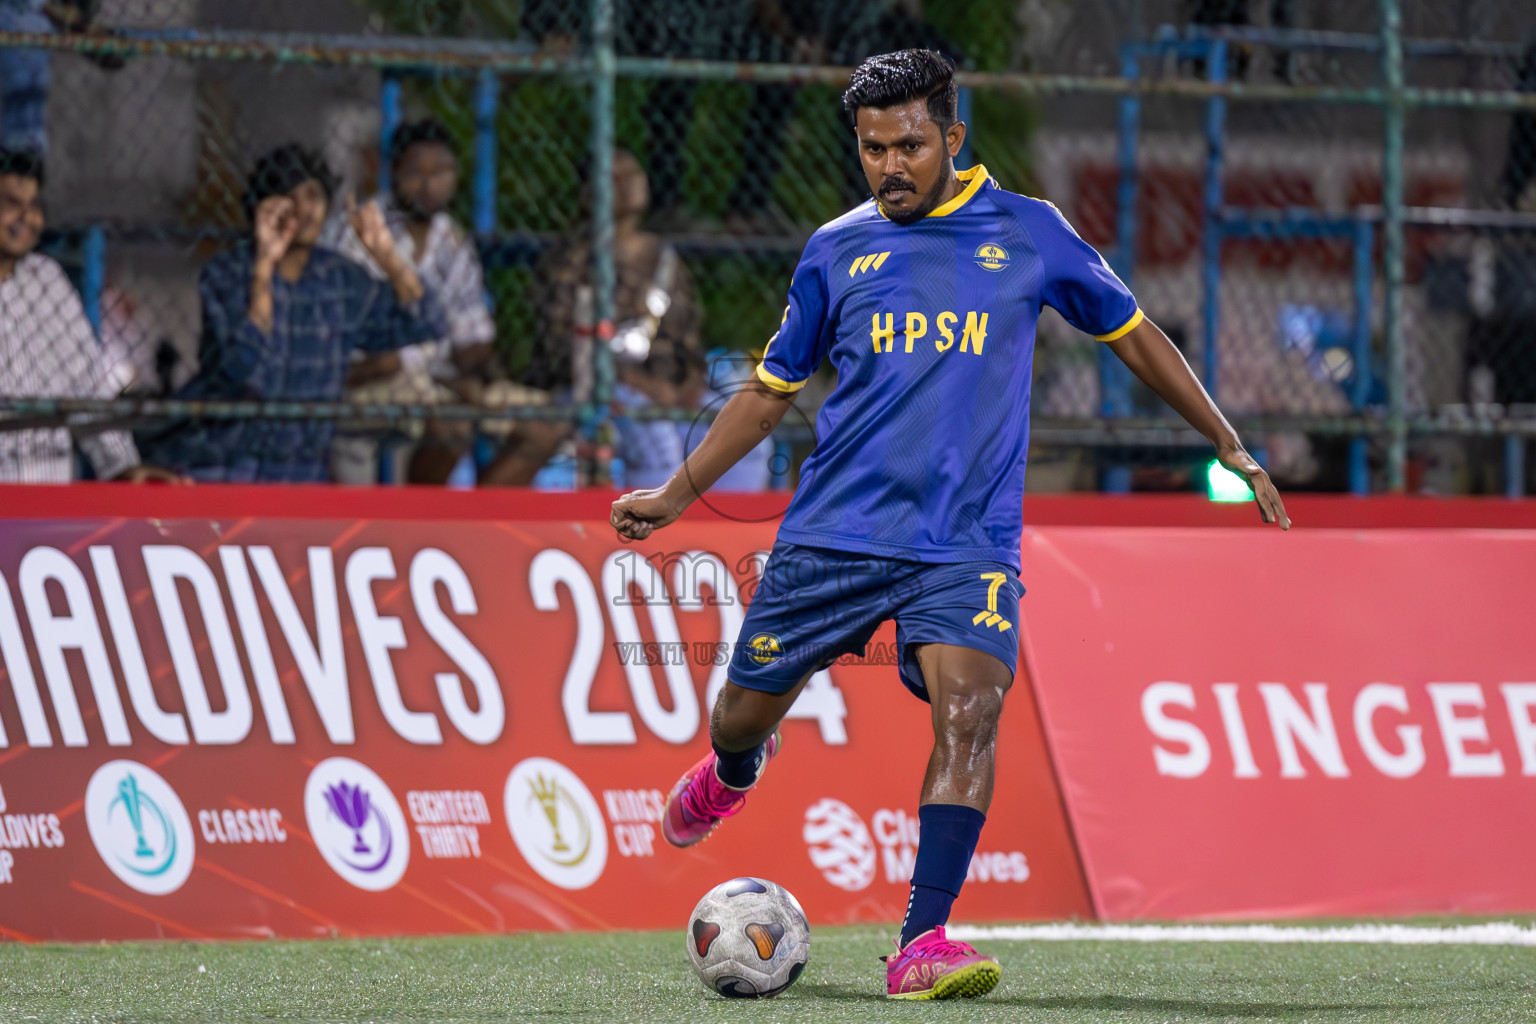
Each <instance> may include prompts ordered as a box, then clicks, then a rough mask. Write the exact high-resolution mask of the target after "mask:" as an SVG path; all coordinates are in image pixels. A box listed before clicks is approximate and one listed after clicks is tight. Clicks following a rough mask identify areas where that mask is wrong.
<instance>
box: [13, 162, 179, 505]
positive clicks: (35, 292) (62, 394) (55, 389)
mask: <svg viewBox="0 0 1536 1024" xmlns="http://www.w3.org/2000/svg"><path fill="white" fill-rule="evenodd" d="M42 186H43V161H42V158H41V157H39V156H37V155H36V154H34V153H28V152H14V151H11V150H0V396H4V397H6V398H113V397H115V396H116V393H117V392H116V389H115V388H114V387H113V386H112V385H111V384H110V383H109V382H108V379H107V374H106V373H105V372H104V371H105V367H104V365H103V359H102V354H101V347H100V346H99V345H98V344H97V343H96V335H95V333H94V332H93V331H92V330H91V324H90V321H88V320H86V318H85V308H84V307H83V306H82V305H81V304H80V296H79V295H78V294H76V292H75V288H74V286H73V285H72V284H70V283H69V279H68V278H67V277H65V276H64V270H63V268H62V267H60V266H59V265H58V264H57V263H55V262H54V261H53V260H51V259H49V258H48V257H47V256H43V255H41V254H39V253H36V252H33V250H34V249H35V248H36V247H37V240H38V236H40V235H41V234H42V232H43V202H42V196H41V194H40V193H41V190H42ZM76 439H77V440H78V441H79V442H80V447H81V449H82V450H83V451H84V452H85V455H86V458H88V459H89V460H90V463H91V468H92V469H93V470H95V473H96V476H97V478H99V479H102V480H111V479H117V480H133V481H142V480H156V479H160V480H174V479H175V477H174V476H173V475H172V474H170V473H167V472H165V471H164V470H160V469H155V468H153V467H150V466H141V465H139V464H138V462H139V453H138V451H137V449H135V448H134V445H133V440H132V438H130V437H129V436H128V435H127V434H126V433H124V432H123V431H120V430H104V431H99V432H92V433H87V432H86V431H85V430H84V429H77V433H76ZM74 462H75V459H74V451H73V449H72V447H71V445H70V431H69V430H68V429H67V428H64V427H55V428H49V429H41V430H6V431H0V481H4V482H6V483H68V482H69V480H70V478H71V477H72V476H73V475H74Z"/></svg>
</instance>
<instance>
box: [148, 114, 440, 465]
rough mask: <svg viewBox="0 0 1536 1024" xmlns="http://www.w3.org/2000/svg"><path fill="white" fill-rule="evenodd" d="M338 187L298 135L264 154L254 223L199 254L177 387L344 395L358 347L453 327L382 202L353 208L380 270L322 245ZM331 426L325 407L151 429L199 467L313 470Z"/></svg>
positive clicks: (167, 455) (187, 395)
mask: <svg viewBox="0 0 1536 1024" xmlns="http://www.w3.org/2000/svg"><path fill="white" fill-rule="evenodd" d="M334 189H335V178H334V176H333V175H332V173H331V170H330V168H329V167H327V166H326V164H325V161H324V160H323V159H322V158H321V157H320V156H319V155H318V154H317V153H314V152H313V151H311V150H308V149H305V148H304V147H302V146H299V145H297V144H289V145H285V146H281V147H279V148H277V149H275V150H273V151H271V152H270V153H267V154H266V155H265V156H263V157H261V158H260V159H259V160H258V161H257V162H256V166H255V169H254V170H253V171H252V172H251V176H250V178H249V181H248V185H247V190H246V193H245V197H244V201H245V209H246V213H247V216H249V217H250V219H251V223H252V226H253V231H252V237H251V238H249V239H247V240H246V241H243V242H241V243H240V244H239V245H237V246H236V247H235V248H234V249H232V250H230V251H229V252H226V253H223V254H222V255H220V256H216V257H214V258H213V259H212V260H210V261H209V262H208V265H207V266H205V267H204V268H203V272H202V275H201V277H200V278H199V280H198V292H199V295H200V297H201V299H202V306H203V333H202V340H201V344H200V349H199V362H200V366H199V368H198V372H197V375H196V376H195V377H193V378H192V380H191V381H190V382H189V383H188V384H187V385H186V386H185V387H183V388H182V389H181V390H180V391H179V392H178V393H177V397H179V398H183V399H194V400H196V399H259V400H280V401H301V402H302V401H319V402H334V401H339V400H340V399H341V398H342V395H343V392H344V389H345V386H346V379H347V369H348V365H349V362H350V358H351V354H352V351H353V350H354V349H363V350H365V351H369V352H382V351H387V350H393V349H398V348H403V347H405V346H408V345H419V344H421V343H423V342H429V341H433V340H435V339H438V338H442V337H445V336H447V335H448V334H449V331H448V328H447V326H446V324H445V321H444V318H443V316H442V313H441V310H440V307H439V306H438V304H437V302H436V300H435V298H434V296H433V295H432V293H431V291H430V289H428V288H426V287H425V286H423V284H422V282H421V278H420V277H419V276H418V275H417V273H416V270H415V268H414V267H413V266H411V264H410V263H409V261H407V260H406V259H405V258H404V257H403V256H401V254H400V252H399V251H398V250H397V249H396V248H395V243H394V237H393V236H392V235H391V234H390V230H389V226H388V224H387V223H386V222H385V219H384V214H383V212H382V211H380V209H379V207H378V205H377V204H376V203H372V202H370V203H368V204H366V205H365V206H363V207H361V208H358V209H353V210H350V211H349V219H350V220H351V223H352V228H353V230H354V231H356V232H357V236H358V239H359V240H360V242H361V243H362V245H363V247H364V248H365V249H366V250H367V252H368V254H369V255H370V256H371V257H372V259H373V260H374V261H375V262H376V263H377V264H378V266H379V267H380V268H381V269H382V270H383V272H384V275H385V280H383V281H380V280H378V279H376V278H374V277H373V276H372V275H371V274H369V273H368V271H366V270H364V269H363V268H362V267H360V266H358V265H357V264H356V263H354V262H352V261H351V260H349V259H347V258H346V257H345V256H341V255H339V254H337V253H334V252H331V251H330V250H328V249H323V248H319V247H318V246H317V244H316V243H317V242H318V241H319V239H320V232H321V230H322V228H323V227H324V225H325V220H326V214H327V212H328V211H329V208H330V203H331V197H332V193H333V191H334ZM333 428H334V424H333V423H332V421H330V420H321V419H314V420H263V419H234V420H219V421H213V420H209V421H198V420H194V421H191V422H183V423H180V424H176V425H174V426H172V427H171V428H169V429H168V430H166V431H163V432H161V434H160V436H159V437H158V438H156V441H157V450H158V452H159V457H160V460H161V461H162V462H164V463H165V464H167V465H173V466H176V467H178V468H181V469H184V470H185V471H186V472H187V473H188V474H189V475H190V476H192V477H193V478H194V479H199V480H216V481H227V482H231V483H234V482H252V481H271V482H319V481H323V480H325V479H326V478H327V464H328V455H329V448H330V442H331V435H332V432H333Z"/></svg>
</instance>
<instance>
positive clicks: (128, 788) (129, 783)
mask: <svg viewBox="0 0 1536 1024" xmlns="http://www.w3.org/2000/svg"><path fill="white" fill-rule="evenodd" d="M117 798H118V799H119V800H121V801H122V802H123V807H124V808H126V809H127V811H128V823H129V824H130V825H132V826H133V834H134V835H135V836H136V837H137V839H138V842H136V843H135V844H134V847H133V855H134V856H135V857H153V856H154V855H155V852H154V851H153V850H151V849H150V848H149V844H148V843H147V842H145V841H144V808H143V806H142V805H141V804H140V802H139V801H141V800H142V799H143V796H142V795H141V794H140V793H139V783H138V780H136V779H135V778H134V777H133V773H132V772H129V773H128V774H127V775H124V776H123V780H122V781H121V782H119V783H118V784H117Z"/></svg>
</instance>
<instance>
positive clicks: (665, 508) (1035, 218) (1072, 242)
mask: <svg viewBox="0 0 1536 1024" xmlns="http://www.w3.org/2000/svg"><path fill="white" fill-rule="evenodd" d="M957 98H958V97H957V93H956V88H955V82H954V76H953V69H952V66H951V65H950V64H949V63H948V62H947V61H946V60H945V59H944V58H943V57H941V56H940V55H939V54H937V53H934V52H933V51H930V50H903V51H900V52H898V53H889V54H884V55H882V56H878V57H871V58H870V59H869V60H866V61H865V62H864V63H863V64H861V65H860V66H859V68H858V69H857V70H856V71H855V72H854V74H853V78H852V81H851V82H850V83H849V86H848V91H847V92H845V93H844V94H843V106H844V108H845V109H846V110H847V112H848V116H849V118H850V119H851V120H852V122H853V128H854V133H855V135H856V136H857V140H858V147H859V155H860V157H861V158H862V160H863V165H864V172H865V175H866V176H867V178H868V179H869V185H870V189H871V191H873V193H874V199H873V201H869V202H865V203H864V204H863V205H862V206H859V207H857V208H856V209H854V210H852V211H851V212H849V213H847V214H845V215H843V216H842V217H839V218H838V219H837V220H834V221H832V222H831V223H830V224H827V225H825V226H824V227H822V228H821V229H820V230H818V231H817V232H816V233H815V234H814V235H813V236H812V237H811V240H810V241H809V242H808V243H807V244H806V247H805V252H804V254H803V255H802V256H801V259H800V265H799V267H798V268H797V269H796V271H795V276H794V279H793V281H792V283H791V284H790V288H789V308H788V309H787V310H786V311H785V313H784V320H783V323H782V324H781V325H780V327H779V332H778V334H776V335H774V337H773V338H772V339H771V340H770V342H769V344H768V347H767V350H766V352H765V353H764V356H763V362H762V365H761V366H760V367H759V368H758V371H757V376H758V382H757V383H758V385H759V386H757V387H755V388H750V389H746V390H743V391H740V392H738V393H737V394H736V395H734V396H733V397H732V398H731V400H730V401H729V402H728V403H726V405H725V407H724V408H723V409H722V410H721V413H720V416H719V417H718V418H717V419H716V420H715V422H714V424H713V425H712V426H711V427H710V430H709V433H708V434H707V435H706V437H705V438H704V440H703V442H702V443H701V444H700V445H699V447H698V448H697V449H695V450H694V452H693V453H692V454H691V455H690V456H689V457H688V459H687V461H686V463H684V465H683V467H682V468H681V469H679V470H678V472H677V473H675V474H674V475H673V476H672V478H671V479H670V480H669V481H668V482H667V483H666V484H665V485H664V486H662V487H659V488H655V489H652V490H644V491H635V492H632V493H630V494H626V495H624V496H623V497H622V498H620V499H619V500H618V501H616V502H614V504H613V515H612V522H613V525H614V527H615V528H616V529H617V530H618V531H619V533H620V534H622V535H623V536H626V537H630V538H633V539H636V540H640V539H644V538H646V537H649V536H650V535H651V533H652V532H653V531H655V530H656V529H658V528H660V527H663V526H666V525H667V524H668V523H671V522H672V521H673V520H675V519H676V518H677V517H678V516H679V515H681V514H682V512H683V510H684V509H686V508H687V507H688V505H689V504H690V503H691V502H692V501H693V500H694V499H695V498H696V497H697V496H698V495H699V494H700V493H702V492H703V491H705V490H707V489H708V488H709V487H710V485H711V484H713V483H714V482H715V480H717V479H718V478H719V477H720V475H721V474H722V473H723V472H725V470H726V469H727V468H728V467H729V466H731V465H732V464H733V463H735V461H736V460H737V459H739V458H741V457H742V456H743V455H744V454H745V453H746V452H748V451H750V450H751V449H752V447H753V446H754V445H756V444H757V443H758V442H759V441H760V440H761V439H762V437H763V435H764V434H765V433H768V432H770V431H772V430H773V428H774V427H775V425H777V424H778V422H779V420H780V418H781V417H782V416H783V415H784V413H785V410H786V409H787V407H788V405H789V403H790V402H791V401H793V399H794V394H795V391H796V390H797V389H798V388H799V387H800V386H801V385H802V384H804V383H805V381H806V380H807V378H809V377H810V376H811V374H812V373H813V372H815V370H816V367H817V366H818V365H819V364H820V363H821V361H822V359H824V358H826V357H828V356H830V357H831V359H832V362H833V365H834V366H835V367H836V368H837V387H836V389H835V390H834V391H833V392H832V395H831V396H830V397H829V398H828V399H827V401H826V403H825V405H823V407H822V409H821V412H820V415H819V417H818V421H817V431H818V434H819V441H818V443H817V446H816V450H815V451H814V452H812V453H811V455H810V457H809V458H808V459H807V460H806V462H805V465H804V467H803V468H802V470H801V476H800V483H799V487H798V488H797V490H796V492H795V496H794V499H793V500H792V501H791V502H790V505H789V509H788V511H787V512H786V513H785V517H784V522H783V524H782V525H781V526H780V527H779V536H778V540H777V542H776V543H775V544H774V546H773V551H772V552H771V553H770V555H769V558H768V563H767V565H766V566H765V568H764V571H763V577H762V580H761V581H760V584H759V586H758V589H757V592H756V594H755V596H754V597H753V600H752V604H751V607H750V609H749V610H748V612H747V616H746V620H745V622H744V623H743V625H742V630H741V640H742V642H740V643H738V644H737V645H736V652H735V654H734V655H733V658H732V661H731V667H730V679H729V682H728V683H727V684H726V686H725V688H724V690H723V691H722V692H721V695H720V699H719V701H718V702H717V703H716V704H715V708H714V714H713V717H712V719H711V722H710V740H711V743H712V746H713V750H712V751H711V752H710V753H709V754H708V755H707V756H706V757H705V758H704V759H703V760H701V761H700V762H699V763H698V764H696V765H694V766H693V767H692V768H691V769H689V770H688V772H687V774H685V775H684V776H683V777H682V779H681V780H679V782H678V784H677V786H676V787H675V788H674V789H673V790H672V792H671V795H670V796H669V797H668V800H667V807H666V815H665V818H664V820H663V832H664V834H665V835H666V838H667V840H668V841H669V842H671V843H672V844H674V845H676V846H688V845H691V844H693V843H697V842H699V841H700V840H702V839H703V838H704V837H705V836H707V835H708V834H709V833H710V831H711V830H713V829H714V828H715V827H716V826H717V825H719V824H720V821H721V820H722V819H724V818H727V817H729V816H731V815H733V814H735V813H737V812H738V811H740V810H741V807H742V804H743V803H744V801H745V796H746V793H747V792H748V791H749V790H751V789H752V787H753V786H754V785H756V783H757V781H758V779H759V778H760V777H761V776H762V773H763V769H764V766H765V765H766V763H767V761H768V759H769V758H771V757H772V756H773V755H774V754H775V753H776V752H777V750H778V748H779V744H780V737H779V734H778V732H777V728H778V724H779V721H780V719H781V718H783V716H784V713H785V712H786V711H787V710H788V709H789V707H790V705H791V704H792V703H793V702H794V700H795V697H796V696H797V695H798V694H799V692H800V689H801V687H803V686H804V685H805V683H806V680H807V679H808V678H809V677H810V675H811V674H812V673H813V672H815V671H816V670H818V669H821V668H823V667H825V666H826V665H828V664H830V663H831V662H832V660H833V659H835V658H836V657H838V656H839V655H840V654H843V653H845V652H849V651H855V652H857V651H862V650H863V648H864V645H865V644H866V643H867V642H868V640H869V638H870V636H871V634H872V633H873V632H874V630H875V628H876V627H877V626H879V625H880V623H881V622H883V621H884V620H886V619H891V618H894V619H895V620H896V643H897V648H898V651H899V653H900V657H899V659H898V660H899V662H900V677H901V681H902V682H903V683H905V684H906V686H907V688H908V689H910V690H911V691H912V692H913V693H915V694H916V695H917V696H919V697H921V698H923V699H925V700H927V701H929V703H930V704H931V705H932V715H933V730H934V745H933V752H932V755H931V756H930V757H929V759H928V773H927V776H926V778H925V779H924V780H923V789H922V799H921V806H920V807H919V810H918V817H919V821H920V824H921V834H920V842H919V846H918V851H917V863H916V867H915V869H914V871H913V874H912V890H911V897H910V899H909V900H908V902H907V914H906V919H905V921H904V922H903V924H902V928H901V937H900V939H899V940H898V941H897V943H896V945H897V951H896V953H895V955H893V956H889V957H886V958H885V959H886V991H887V994H888V995H889V996H890V997H892V998H897V999H942V998H947V997H950V996H977V995H983V994H985V993H986V992H989V991H990V990H991V989H992V987H993V986H994V985H996V984H997V981H998V979H999V977H1000V976H1001V971H1000V968H999V967H998V964H997V961H996V960H994V959H992V958H991V957H986V956H982V955H980V954H978V953H977V952H976V951H975V950H974V949H972V948H971V947H970V946H968V945H966V944H965V943H963V942H955V941H953V940H951V939H948V938H946V936H945V934H944V924H945V923H946V922H947V921H948V919H949V912H950V907H951V905H952V904H953V903H954V900H955V897H956V896H957V895H958V894H959V892H960V886H961V883H963V882H964V880H965V874H966V869H967V867H968V866H969V863H970V859H971V855H972V853H974V852H975V849H976V841H977V838H978V837H979V835H980V833H981V827H982V823H983V822H984V821H985V814H986V809H987V805H988V802H989V801H990V800H991V798H992V776H993V746H994V742H995V738H996V735H997V720H998V714H999V712H1000V711H1001V710H1002V706H1003V695H1004V694H1005V693H1007V691H1008V688H1009V686H1010V685H1011V684H1012V682H1013V674H1014V669H1015V666H1016V664H1017V660H1018V640H1017V630H1016V629H1015V628H1013V624H1014V623H1016V622H1017V621H1018V606H1019V598H1020V596H1021V595H1022V593H1023V589H1024V588H1023V587H1022V585H1021V584H1020V582H1019V578H1018V570H1019V535H1020V532H1021V530H1022V527H1023V524H1022V508H1021V506H1022V502H1023V497H1024V460H1025V455H1026V452H1027V450H1028V441H1027V439H1028V431H1029V424H1028V421H1029V387H1030V362H1031V357H1032V355H1033V350H1034V341H1035V323H1036V320H1037V319H1038V317H1039V315H1040V309H1041V307H1042V306H1051V307H1053V308H1054V309H1056V310H1057V311H1058V312H1060V313H1061V314H1062V315H1063V316H1064V317H1065V318H1066V319H1067V321H1068V322H1070V323H1071V324H1073V325H1074V326H1076V327H1077V328H1079V329H1081V330H1083V331H1086V332H1088V333H1089V334H1092V335H1094V336H1095V337H1097V338H1098V339H1099V340H1100V341H1103V342H1105V343H1107V344H1108V345H1109V346H1110V348H1111V349H1113V351H1114V352H1115V354H1116V355H1117V356H1119V357H1120V358H1121V359H1122V360H1124V362H1125V363H1126V365H1127V366H1129V367H1130V368H1131V370H1132V371H1133V372H1134V373H1135V374H1136V375H1137V376H1138V377H1140V378H1141V379H1142V380H1143V381H1145V382H1146V383H1147V384H1148V385H1150V386H1151V387H1152V389H1153V390H1154V391H1156V392H1157V393H1158V394H1159V395H1161V396H1162V398H1163V399H1164V400H1165V401H1167V402H1168V404H1169V405H1171V406H1172V407H1173V408H1174V409H1175V410H1177V411H1178V412H1179V414H1180V415H1182V416H1183V417H1184V418H1185V419H1186V420H1188V421H1189V422H1190V423H1191V424H1192V425H1193V426H1194V427H1195V428H1196V429H1198V430H1199V431H1200V432H1201V433H1202V434H1204V435H1205V436H1206V437H1207V438H1209V439H1210V441H1211V443H1212V444H1214V445H1215V446H1216V450H1217V457H1218V458H1219V459H1220V461H1221V463H1222V465H1224V466H1226V467H1227V468H1228V469H1230V470H1232V471H1234V472H1236V473H1239V474H1241V475H1242V476H1243V477H1245V478H1246V479H1247V480H1248V482H1249V483H1250V484H1251V485H1252V486H1253V490H1254V494H1255V496H1256V498H1257V500H1258V505H1259V511H1260V514H1261V516H1262V517H1263V519H1264V521H1265V522H1275V523H1278V524H1279V525H1280V527H1281V528H1282V529H1287V528H1289V526H1290V520H1289V519H1288V518H1287V517H1286V514H1285V509H1284V507H1283V506H1282V505H1281V502H1280V496H1279V494H1278V493H1277V492H1276V491H1275V488H1274V485H1273V484H1271V483H1270V480H1269V477H1268V476H1267V475H1266V474H1265V472H1264V471H1263V470H1262V469H1261V468H1259V465H1258V464H1257V463H1256V462H1254V460H1253V459H1252V458H1251V457H1250V456H1249V455H1248V453H1247V452H1246V451H1244V450H1243V446H1242V444H1241V442H1240V441H1239V440H1238V438H1237V434H1236V433H1235V432H1234V431H1233V429H1232V427H1231V426H1230V425H1229V424H1228V423H1227V421H1226V419H1225V418H1223V416H1222V415H1221V412H1220V411H1219V410H1218V409H1217V408H1216V406H1215V405H1214V404H1213V403H1212V401H1211V399H1210V397H1209V396H1208V395H1207V394H1206V393H1205V390H1204V389H1203V388H1202V387H1201V386H1200V382H1199V380H1197V379H1196V377H1195V375H1194V374H1193V373H1192V372H1191V371H1190V368H1189V365H1188V364H1187V363H1186V362H1185V361H1184V358H1183V357H1182V356H1181V355H1180V354H1179V352H1178V350H1177V349H1176V348H1174V346H1173V344H1172V343H1171V342H1169V340H1168V339H1167V337H1166V336H1164V334H1163V333H1162V332H1161V331H1160V330H1158V329H1157V328H1156V327H1155V326H1153V324H1152V322H1151V321H1149V320H1147V319H1146V318H1145V317H1144V316H1143V315H1142V313H1141V310H1140V309H1139V308H1138V307H1137V305H1136V300H1135V299H1134V298H1132V297H1131V294H1130V292H1129V291H1128V290H1127V289H1126V287H1125V285H1124V284H1122V283H1121V281H1120V279H1119V278H1117V277H1116V276H1115V275H1114V273H1113V272H1112V271H1111V270H1110V269H1109V267H1108V266H1106V265H1105V263H1104V261H1103V259H1101V258H1100V257H1099V254H1098V253H1096V252H1094V250H1093V249H1092V248H1090V247H1089V246H1088V245H1087V244H1086V243H1084V242H1083V241H1082V239H1080V238H1078V236H1077V234H1076V233H1075V232H1074V231H1073V230H1072V228H1071V227H1070V226H1069V225H1068V224H1067V222H1066V221H1065V220H1064V219H1063V218H1062V216H1061V214H1060V213H1058V212H1057V211H1056V208H1055V207H1054V206H1052V205H1051V204H1050V203H1047V202H1042V201H1040V200H1037V199H1029V198H1027V197H1025V196H1021V195H1016V194H1014V193H1012V192H1005V191H1004V190H1002V189H1001V188H998V187H997V185H996V184H995V183H994V182H993V181H992V180H991V178H989V177H988V176H987V172H986V169H985V168H983V167H979V166H978V167H973V168H971V169H970V170H967V171H961V172H958V173H957V172H956V171H955V169H954V163H953V161H954V157H955V155H956V154H957V153H959V152H960V144H961V142H962V141H963V140H964V139H965V125H964V124H962V123H961V122H960V121H958V120H957V111H956V105H957ZM870 768H871V770H879V769H880V766H878V765H871V766H870Z"/></svg>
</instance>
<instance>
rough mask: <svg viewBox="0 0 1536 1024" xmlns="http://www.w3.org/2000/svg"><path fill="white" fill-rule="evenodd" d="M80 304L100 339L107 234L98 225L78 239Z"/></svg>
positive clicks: (94, 225) (105, 277) (89, 228)
mask: <svg viewBox="0 0 1536 1024" xmlns="http://www.w3.org/2000/svg"><path fill="white" fill-rule="evenodd" d="M80 264H81V266H80V303H81V304H82V305H83V306H85V318H86V319H87V320H89V321H90V322H91V330H93V331H95V332H96V338H97V340H98V341H99V340H100V339H101V291H102V288H103V287H104V286H105V285H106V281H107V234H106V232H105V231H103V230H102V229H101V225H100V224H92V225H91V226H90V227H88V228H86V229H85V235H84V237H83V238H81V239H80Z"/></svg>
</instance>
